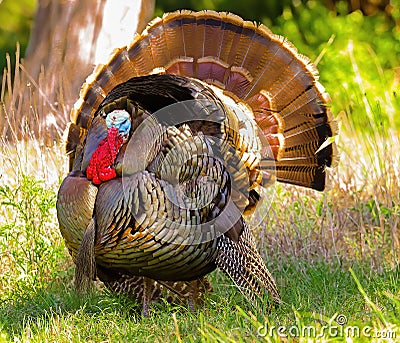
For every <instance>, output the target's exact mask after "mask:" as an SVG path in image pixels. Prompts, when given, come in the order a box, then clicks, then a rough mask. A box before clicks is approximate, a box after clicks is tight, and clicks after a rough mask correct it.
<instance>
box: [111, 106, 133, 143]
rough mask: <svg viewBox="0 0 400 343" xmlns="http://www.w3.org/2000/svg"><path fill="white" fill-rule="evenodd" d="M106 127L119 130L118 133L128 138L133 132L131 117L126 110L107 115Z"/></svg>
mask: <svg viewBox="0 0 400 343" xmlns="http://www.w3.org/2000/svg"><path fill="white" fill-rule="evenodd" d="M106 125H107V127H108V128H111V127H115V128H118V133H119V134H120V135H121V136H123V137H126V136H128V135H129V131H130V130H131V117H130V115H129V113H128V112H126V111H124V110H115V111H112V112H110V113H108V114H107V117H106Z"/></svg>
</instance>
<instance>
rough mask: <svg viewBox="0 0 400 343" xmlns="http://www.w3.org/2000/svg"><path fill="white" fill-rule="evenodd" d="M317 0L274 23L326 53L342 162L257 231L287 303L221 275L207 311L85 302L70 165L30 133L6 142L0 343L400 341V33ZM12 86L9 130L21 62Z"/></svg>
mask: <svg viewBox="0 0 400 343" xmlns="http://www.w3.org/2000/svg"><path fill="white" fill-rule="evenodd" d="M307 6H308V7H309V8H308V9H304V10H303V11H299V13H298V14H297V18H296V21H295V20H293V18H292V14H291V13H289V12H287V11H285V13H284V15H283V16H282V18H281V19H280V21H279V20H278V21H279V22H280V26H279V27H277V28H275V29H274V31H275V32H280V33H282V34H285V35H286V36H288V37H289V39H290V40H292V41H293V42H294V43H295V45H296V46H297V47H298V48H299V50H300V51H302V52H303V53H306V54H307V55H309V56H310V57H311V59H312V60H314V61H315V60H317V61H319V64H318V66H319V70H320V73H321V81H322V82H323V84H324V86H325V87H326V89H327V90H328V92H329V93H330V94H331V97H332V99H333V103H332V110H333V112H334V113H336V115H337V117H338V121H339V125H340V128H341V131H340V135H339V137H338V140H337V142H338V150H339V155H340V156H339V157H340V162H339V164H338V167H337V168H335V169H334V170H330V171H329V175H328V176H329V177H328V179H329V186H328V189H327V190H326V191H325V192H323V193H317V192H314V191H310V190H305V189H302V188H298V187H293V186H286V185H276V187H275V191H276V192H275V193H274V192H272V191H270V193H269V194H270V195H271V197H272V205H271V206H270V208H267V206H266V208H265V210H266V211H267V210H268V213H267V216H266V217H265V219H264V221H263V222H262V223H261V224H260V225H259V226H257V227H254V230H255V234H256V237H257V239H258V243H259V248H260V251H261V253H262V255H263V257H264V259H265V261H266V263H267V266H268V268H269V269H270V271H271V273H272V274H273V275H274V276H275V278H276V281H277V284H278V288H279V289H280V291H281V293H282V298H283V303H282V305H281V306H279V307H277V308H274V309H269V311H264V312H262V310H261V309H255V308H252V307H251V306H250V305H249V303H248V302H247V301H246V299H244V298H243V296H242V295H241V294H240V293H239V292H238V290H237V289H235V287H233V286H232V284H231V282H230V281H229V280H227V279H226V278H224V277H223V276H222V275H221V273H218V272H214V273H212V274H211V276H210V277H211V283H212V285H213V287H214V292H213V293H211V294H209V295H208V296H207V298H206V303H205V305H204V306H203V307H202V308H200V309H198V311H197V312H196V313H191V312H190V311H188V309H187V308H186V307H185V306H173V305H170V304H165V303H160V304H154V305H153V306H152V308H151V314H150V316H149V317H147V318H143V317H142V315H141V313H140V306H138V305H137V304H134V303H132V302H131V301H129V300H128V299H126V298H125V297H123V296H120V297H118V296H116V295H113V294H110V293H109V292H108V291H106V290H104V289H103V288H102V285H101V284H100V283H99V284H98V285H97V286H98V287H97V288H96V290H95V291H94V293H93V294H91V295H89V296H87V297H85V298H80V297H79V296H78V295H77V294H76V293H75V291H74V287H73V275H74V265H73V263H72V261H71V258H70V257H69V255H68V253H67V251H66V249H65V246H64V242H63V240H62V238H61V235H60V233H59V230H58V224H57V219H56V211H55V199H56V194H57V190H58V187H59V185H60V182H61V180H62V178H63V177H64V176H65V173H66V170H67V160H66V157H65V156H64V155H63V153H62V147H61V145H60V144H59V143H56V144H55V145H54V146H48V145H46V144H43V139H42V138H43V137H40V136H39V137H37V136H34V135H31V134H30V133H29V132H30V131H29V130H26V134H25V136H24V138H25V139H23V140H16V141H14V142H9V141H5V140H2V145H1V146H0V160H1V161H2V163H1V164H0V261H1V263H0V343H2V342H9V341H12V342H121V341H122V342H134V341H139V342H145V341H149V342H154V341H156V342H170V341H172V342H191V341H194V342H215V341H217V342H218V341H219V342H241V341H243V342H258V341H263V340H265V341H278V340H279V339H280V338H285V337H283V336H285V335H288V336H290V335H293V336H299V337H287V341H294V342H299V341H300V342H303V341H304V342H305V341H308V338H309V337H308V336H310V335H307V334H311V336H313V337H311V338H312V341H314V340H318V341H344V340H345V338H346V336H350V337H351V336H352V335H353V334H357V330H360V336H361V337H362V340H364V341H370V340H371V339H372V338H374V340H375V341H382V342H389V341H395V339H394V338H395V337H400V319H399V318H400V268H399V262H400V233H399V227H400V220H399V217H400V191H399V189H400V150H399V146H400V141H399V136H400V135H399V133H400V124H399V116H398V113H400V112H399V111H400V100H399V96H398V93H399V92H398V88H399V86H398V85H399V78H398V76H396V70H398V68H399V65H398V61H399V60H400V59H398V58H397V57H398V54H399V52H398V51H397V50H398V38H399V28H396V27H389V26H388V25H389V24H387V23H386V22H385V21H384V19H383V18H381V17H375V18H364V17H360V14H359V13H355V14H352V15H349V16H343V17H340V16H339V17H333V16H331V15H329V16H328V15H327V13H326V12H323V11H326V10H323V9H322V7H321V6H319V5H318V3H317V2H309V4H308V5H307ZM396 13H397V12H396ZM297 23H301V25H302V30H303V31H304V37H301V35H300V34H299V32H300V31H299V30H298V27H297V26H296V25H297ZM360 27H362V29H360ZM349 32H352V35H351V38H349ZM331 37H332V39H330V38H331ZM371 37H379V38H377V39H371ZM396 44H397V45H396ZM17 66H18V63H17ZM15 75H18V73H17V72H16V73H15ZM3 84H4V85H5V87H6V88H7V91H4V88H3V92H4V93H2V94H1V104H0V105H1V106H0V117H1V118H0V128H1V127H2V126H1V125H2V123H4V121H7V120H11V124H12V125H11V127H12V128H14V129H15V125H16V124H13V123H18V122H19V121H21V120H23V121H24V120H25V119H26V117H24V115H23V113H24V111H22V110H21V109H20V110H19V111H17V112H15V113H16V114H17V115H18V116H20V117H18V118H19V119H18V118H17V119H18V120H16V119H15V118H14V117H13V114H14V112H13V111H15V107H14V106H13V105H15V103H14V102H13V101H16V100H15V99H16V98H17V97H16V96H15V93H14V94H13V90H15V89H16V90H18V93H19V92H21V91H22V90H23V89H24V88H23V87H24V85H23V84H22V83H21V84H18V82H17V81H15V83H14V84H12V82H11V73H10V71H9V72H8V73H7V74H6V75H5V79H4V80H3ZM31 90H32V89H31ZM13 95H14V96H13ZM30 96H31V101H32V104H33V105H32V108H31V112H32V113H33V114H34V117H36V118H41V117H42V114H41V113H39V112H40V109H41V108H43V107H42V106H41V105H42V104H41V101H42V102H43V101H45V100H43V99H42V98H40V97H37V98H35V96H37V94H36V95H35V92H31V93H30ZM13 125H14V126H13ZM343 319H345V323H344V325H339V324H338V321H339V322H340V321H341V320H343ZM342 324H343V323H342ZM278 327H279V329H278ZM313 330H315V332H314V331H313ZM320 333H323V337H322V338H320V339H318V338H316V337H314V336H317V335H318V334H320ZM298 334H299V335H298ZM368 335H370V337H367V336H368ZM378 335H380V336H381V337H380V338H379V337H378ZM355 341H356V340H355ZM357 341H358V340H357Z"/></svg>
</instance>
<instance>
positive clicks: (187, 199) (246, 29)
mask: <svg viewBox="0 0 400 343" xmlns="http://www.w3.org/2000/svg"><path fill="white" fill-rule="evenodd" d="M327 102H328V96H327V94H326V93H325V92H324V89H323V87H322V86H321V85H320V84H319V83H318V81H317V71H316V69H315V67H314V66H313V65H312V64H311V63H310V61H309V60H308V59H307V58H305V57H304V56H301V55H300V54H298V53H297V51H296V50H295V48H294V47H293V46H292V45H291V44H290V43H289V42H288V41H286V39H284V38H283V37H280V36H276V35H274V34H272V33H271V32H270V31H269V30H268V29H267V28H266V27H265V26H263V25H255V24H254V23H251V22H248V21H243V20H242V19H241V18H239V17H238V16H235V15H233V14H230V13H217V12H213V11H203V12H189V11H179V12H175V13H169V14H165V15H164V16H163V17H162V18H157V19H155V20H153V21H152V22H151V23H150V24H149V25H148V27H147V29H146V30H145V31H144V32H143V33H142V34H141V35H137V36H136V37H135V38H134V40H133V42H132V43H131V44H130V45H129V46H127V47H122V48H119V49H116V50H115V51H114V53H113V55H112V57H111V58H110V60H109V62H108V63H107V64H105V65H99V66H97V67H96V69H95V71H94V72H93V74H92V75H90V76H89V77H88V79H87V80H86V83H85V84H84V85H83V87H82V91H81V94H80V99H79V100H78V102H77V103H76V104H75V107H74V110H73V111H72V118H71V123H70V125H69V127H68V129H67V136H66V148H67V153H68V154H69V157H70V174H69V175H68V176H67V177H66V178H65V180H64V181H63V183H62V185H61V187H60V190H59V194H58V201H57V213H58V220H59V224H60V230H61V233H62V235H63V237H64V239H65V242H66V246H67V248H68V249H69V252H70V254H71V255H72V258H73V260H74V262H75V263H76V265H77V268H76V283H77V287H78V288H82V287H83V286H84V284H85V280H87V279H95V277H96V276H97V277H98V278H99V279H100V280H101V281H103V282H104V283H105V285H106V286H107V287H108V288H109V289H111V290H113V291H117V292H123V293H125V294H128V295H129V296H130V297H132V298H133V299H135V300H137V301H142V302H143V311H144V313H145V314H147V313H148V304H149V302H150V301H152V300H155V299H157V298H159V296H160V289H161V288H163V289H167V290H168V292H170V293H171V294H173V295H175V296H178V297H181V298H185V299H188V300H189V302H190V304H191V307H192V306H193V304H194V303H195V302H198V303H199V302H201V301H202V300H203V299H204V293H205V291H206V290H207V289H209V288H210V285H209V284H208V281H207V279H206V275H207V274H208V273H210V272H212V271H213V270H214V269H216V268H218V269H220V270H222V271H223V272H224V273H225V274H226V275H228V276H229V277H230V278H231V279H232V281H233V282H234V283H235V284H236V286H237V287H238V288H239V289H240V290H241V291H242V292H243V293H244V294H245V295H247V296H248V297H249V298H250V299H251V301H252V302H253V303H254V304H255V305H260V304H261V303H262V302H263V301H265V299H267V298H268V297H266V294H267V293H269V294H270V297H269V298H271V299H273V300H275V301H279V299H280V295H279V292H278V289H277V286H276V284H275V281H274V279H273V277H272V275H271V274H270V273H269V271H268V270H267V268H266V265H265V263H264V261H263V259H262V258H261V256H260V254H259V252H258V251H257V247H256V242H255V239H254V237H253V234H252V232H251V228H250V226H249V221H248V218H250V216H251V215H252V213H253V212H254V210H255V209H256V207H257V205H258V204H259V203H260V190H261V188H262V187H265V186H268V185H269V184H271V183H272V182H273V181H274V180H277V181H279V182H284V183H290V184H295V185H299V186H304V187H308V188H313V189H316V190H320V191H321V190H323V189H324V188H325V178H326V167H330V166H332V165H333V163H334V161H335V145H334V142H332V139H331V137H333V136H334V135H335V133H336V126H335V122H334V121H333V120H332V115H331V113H330V111H329V108H328V107H327Z"/></svg>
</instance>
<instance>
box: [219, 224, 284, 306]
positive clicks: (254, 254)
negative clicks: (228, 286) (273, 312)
mask: <svg viewBox="0 0 400 343" xmlns="http://www.w3.org/2000/svg"><path fill="white" fill-rule="evenodd" d="M215 264H216V265H217V267H218V268H219V269H220V270H222V272H224V273H225V274H226V275H227V276H228V277H230V278H231V279H232V280H233V282H234V283H235V284H236V286H237V287H238V288H239V289H240V290H241V291H242V293H244V295H245V296H247V297H248V298H250V300H251V301H252V302H253V303H255V304H256V305H257V304H259V303H261V304H262V303H263V302H264V295H265V291H268V292H269V293H270V294H271V296H272V298H273V300H274V301H276V302H280V295H279V291H278V288H277V287H276V284H275V280H274V278H273V277H272V275H271V274H270V272H269V271H268V269H267V267H266V266H265V263H264V261H263V259H262V257H261V256H260V254H259V252H258V251H257V248H256V245H255V241H254V238H253V236H252V234H251V232H250V229H249V227H248V226H247V225H246V224H245V225H244V228H243V231H242V233H241V235H240V237H239V240H238V242H235V241H233V240H231V239H230V238H229V237H227V236H225V235H222V236H221V237H219V241H218V255H217V258H216V261H215Z"/></svg>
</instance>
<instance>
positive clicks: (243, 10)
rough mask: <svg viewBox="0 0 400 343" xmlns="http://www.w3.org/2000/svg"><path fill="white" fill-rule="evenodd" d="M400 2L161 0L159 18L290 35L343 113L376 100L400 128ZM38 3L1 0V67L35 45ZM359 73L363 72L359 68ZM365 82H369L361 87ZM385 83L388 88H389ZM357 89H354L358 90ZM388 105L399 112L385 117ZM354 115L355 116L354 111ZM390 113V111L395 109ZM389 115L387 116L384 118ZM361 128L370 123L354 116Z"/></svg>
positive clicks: (376, 108)
mask: <svg viewBox="0 0 400 343" xmlns="http://www.w3.org/2000/svg"><path fill="white" fill-rule="evenodd" d="M399 2H400V0H357V1H355V0H347V1H335V0H321V1H315V0H314V1H313V0H282V1H277V0H246V1H242V0H185V1H183V0H156V11H155V16H160V15H162V13H164V12H168V11H174V10H177V9H182V8H185V9H192V10H203V9H212V10H224V11H230V12H233V13H236V14H238V15H240V16H241V17H243V18H245V19H248V20H252V21H255V22H262V23H264V24H265V25H267V26H268V27H269V28H270V29H271V30H272V31H273V32H274V33H276V34H280V35H283V36H285V37H286V38H287V39H288V40H289V41H291V42H293V43H294V44H295V46H296V47H297V49H298V50H299V51H300V52H301V53H302V54H304V55H307V56H308V57H309V58H310V59H311V60H312V61H313V62H316V63H318V69H319V70H320V72H321V82H322V84H324V85H325V86H326V88H327V90H328V92H329V93H330V95H331V97H332V99H334V101H333V104H332V106H333V110H334V112H336V113H338V112H339V111H341V110H343V109H344V108H345V107H348V106H349V104H350V106H351V104H354V106H357V104H362V105H363V106H365V101H367V102H370V104H369V105H370V107H371V113H368V115H370V116H375V117H376V116H378V117H379V118H369V120H373V121H375V122H376V121H378V122H382V123H383V124H387V125H388V126H395V127H397V129H399V128H400V116H395V115H394V113H395V112H396V111H397V112H398V111H399V110H400V99H399V96H398V95H397V93H398V91H396V89H397V88H398V86H399V83H400V82H399V81H400V6H399ZM35 8H36V1H35V0H18V1H15V0H3V1H1V0H0V68H1V70H3V69H4V67H5V66H6V58H5V56H6V53H9V54H10V56H11V59H13V57H14V58H15V54H14V51H15V49H16V43H17V42H19V44H20V46H21V52H22V56H23V53H24V51H25V50H26V46H27V43H28V40H29V31H30V28H31V25H32V22H33V17H34V14H35ZM355 68H356V69H355ZM360 76H361V78H362V83H363V84H362V85H361V84H360V82H359V79H360ZM382 86H383V87H382ZM360 87H361V88H362V89H361V91H362V92H361V94H362V93H363V92H364V91H365V90H364V88H365V87H366V88H367V90H368V92H369V97H368V99H367V100H366V99H361V98H360V99H353V98H350V99H349V97H353V94H354V92H352V91H351V90H352V88H357V89H358V88H360ZM353 91H354V89H353ZM382 101H384V102H389V103H390V106H391V107H392V110H391V112H392V113H388V115H386V114H385V115H384V116H383V115H381V111H380V106H381V104H382ZM349 112H352V111H351V109H350V110H349ZM389 112H390V110H389ZM380 116H381V117H380ZM354 121H355V124H356V126H359V125H361V126H362V125H366V123H367V122H366V121H365V118H362V116H358V117H357V118H354Z"/></svg>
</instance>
